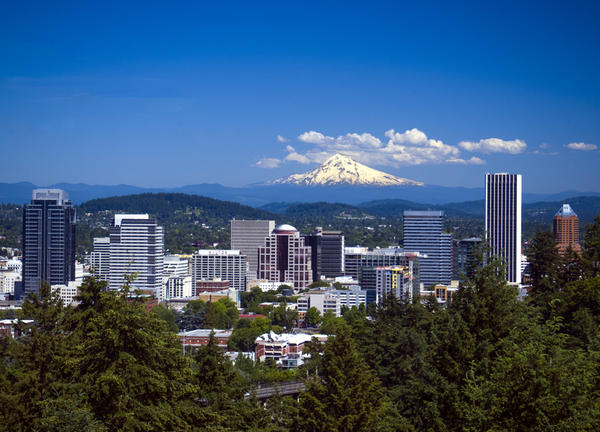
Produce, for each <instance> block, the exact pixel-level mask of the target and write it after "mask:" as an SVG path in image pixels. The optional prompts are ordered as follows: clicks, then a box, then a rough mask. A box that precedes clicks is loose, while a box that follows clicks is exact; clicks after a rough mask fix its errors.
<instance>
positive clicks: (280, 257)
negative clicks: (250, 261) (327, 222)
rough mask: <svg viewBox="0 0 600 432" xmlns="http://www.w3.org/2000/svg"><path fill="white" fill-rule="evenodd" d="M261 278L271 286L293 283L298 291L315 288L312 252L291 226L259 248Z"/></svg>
mask: <svg viewBox="0 0 600 432" xmlns="http://www.w3.org/2000/svg"><path fill="white" fill-rule="evenodd" d="M258 256H259V260H258V263H259V270H258V278H259V279H266V280H268V281H271V282H281V283H284V282H286V281H289V282H292V284H293V287H294V289H296V290H298V289H303V288H305V287H306V286H307V285H309V284H311V283H312V281H313V279H312V261H311V248H310V246H305V244H304V239H303V238H302V237H300V234H299V233H298V230H296V228H294V227H293V226H291V225H279V226H277V227H276V228H275V229H274V230H273V232H272V233H271V235H269V236H268V237H266V238H265V240H264V245H263V246H262V247H260V248H259V254H258Z"/></svg>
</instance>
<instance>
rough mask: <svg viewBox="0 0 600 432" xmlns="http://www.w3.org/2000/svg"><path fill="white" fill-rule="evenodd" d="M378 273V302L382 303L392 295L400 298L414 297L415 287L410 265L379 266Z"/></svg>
mask: <svg viewBox="0 0 600 432" xmlns="http://www.w3.org/2000/svg"><path fill="white" fill-rule="evenodd" d="M376 275H377V282H376V290H377V303H381V301H383V299H384V298H386V297H388V296H390V295H393V296H394V297H396V298H399V299H412V296H413V292H414V290H415V288H414V287H413V284H412V281H411V272H410V269H409V268H408V267H404V266H386V267H377V268H376Z"/></svg>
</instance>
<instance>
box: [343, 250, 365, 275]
mask: <svg viewBox="0 0 600 432" xmlns="http://www.w3.org/2000/svg"><path fill="white" fill-rule="evenodd" d="M368 252H369V248H366V247H361V246H354V247H345V248H344V274H345V275H347V276H351V277H352V278H353V279H356V280H358V276H359V273H360V268H361V262H362V257H363V255H364V254H367V253H368Z"/></svg>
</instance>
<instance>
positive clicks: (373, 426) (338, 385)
mask: <svg viewBox="0 0 600 432" xmlns="http://www.w3.org/2000/svg"><path fill="white" fill-rule="evenodd" d="M297 425H298V429H299V430H302V431H306V432H316V431H327V432H331V431H334V432H337V431H340V432H341V431H355V432H358V431H378V430H400V429H401V427H402V424H401V423H400V422H399V419H398V418H397V416H394V415H391V414H390V405H388V404H387V402H386V400H385V397H384V393H383V390H382V388H381V386H380V384H379V380H378V379H377V377H376V376H375V375H374V374H373V372H372V371H371V370H370V369H369V367H368V366H367V365H366V363H365V362H364V361H363V360H362V359H361V358H360V356H359V354H358V352H357V351H356V346H355V343H354V340H353V339H352V337H351V336H350V332H349V331H348V330H347V329H344V328H342V329H341V330H340V332H339V333H338V334H337V335H336V336H334V337H331V338H330V340H328V341H327V343H326V344H325V348H324V352H323V357H322V359H321V360H320V362H319V369H318V376H312V377H311V378H309V379H308V380H307V381H306V391H305V392H303V393H301V394H300V404H299V414H298V418H297Z"/></svg>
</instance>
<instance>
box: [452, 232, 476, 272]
mask: <svg viewBox="0 0 600 432" xmlns="http://www.w3.org/2000/svg"><path fill="white" fill-rule="evenodd" d="M481 242H482V240H481V239H480V238H479V237H471V238H466V239H462V240H452V280H464V279H465V278H467V277H471V276H473V270H474V269H475V265H476V263H477V257H476V254H477V252H478V250H479V248H480V247H481Z"/></svg>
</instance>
